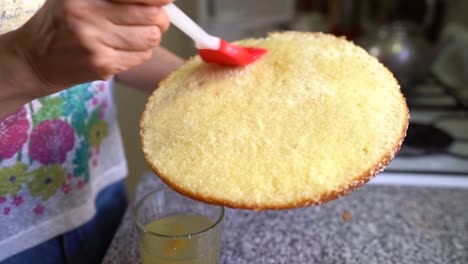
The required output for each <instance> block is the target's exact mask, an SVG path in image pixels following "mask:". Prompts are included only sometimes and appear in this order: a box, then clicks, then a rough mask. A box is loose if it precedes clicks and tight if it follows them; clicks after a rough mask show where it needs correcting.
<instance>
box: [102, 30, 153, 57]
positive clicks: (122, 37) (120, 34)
mask: <svg viewBox="0 0 468 264" xmlns="http://www.w3.org/2000/svg"><path fill="white" fill-rule="evenodd" d="M110 27H111V29H109V30H107V31H106V32H105V33H104V34H103V35H102V36H101V37H102V40H101V41H102V42H103V43H104V45H106V46H107V47H111V48H113V49H117V50H123V51H145V50H149V49H152V48H154V47H155V46H157V45H159V42H160V40H161V34H162V33H161V31H160V29H159V27H157V26H120V25H111V26H110Z"/></svg>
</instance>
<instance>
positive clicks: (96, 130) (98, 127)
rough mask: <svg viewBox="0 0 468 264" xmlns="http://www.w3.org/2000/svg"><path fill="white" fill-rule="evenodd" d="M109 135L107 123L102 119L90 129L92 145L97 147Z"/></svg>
mask: <svg viewBox="0 0 468 264" xmlns="http://www.w3.org/2000/svg"><path fill="white" fill-rule="evenodd" d="M107 136H108V132H107V123H106V122H104V121H100V122H98V123H96V124H94V125H93V126H92V127H91V129H90V131H89V142H90V143H91V146H93V147H95V148H97V147H99V145H100V144H101V142H102V140H103V139H104V138H105V137H107Z"/></svg>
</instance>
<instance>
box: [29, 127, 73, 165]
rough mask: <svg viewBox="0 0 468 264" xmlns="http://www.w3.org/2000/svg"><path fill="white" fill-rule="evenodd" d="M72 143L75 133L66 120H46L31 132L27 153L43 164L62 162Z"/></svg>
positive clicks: (71, 147)
mask: <svg viewBox="0 0 468 264" xmlns="http://www.w3.org/2000/svg"><path fill="white" fill-rule="evenodd" d="M74 144H75V133H74V131H73V128H72V127H71V126H70V125H69V124H68V123H67V122H65V121H63V120H60V119H55V120H46V121H44V122H42V123H40V124H39V125H38V126H37V127H36V129H34V131H33V132H32V133H31V141H30V146H29V153H30V156H31V158H32V159H33V160H37V161H39V162H40V163H42V164H44V165H50V164H53V163H63V162H64V161H65V159H66V156H67V153H68V152H69V151H71V150H72V149H73V146H74Z"/></svg>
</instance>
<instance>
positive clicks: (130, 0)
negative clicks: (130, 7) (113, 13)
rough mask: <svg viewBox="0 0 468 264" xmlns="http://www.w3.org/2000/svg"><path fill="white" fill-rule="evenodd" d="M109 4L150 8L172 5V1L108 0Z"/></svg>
mask: <svg viewBox="0 0 468 264" xmlns="http://www.w3.org/2000/svg"><path fill="white" fill-rule="evenodd" d="M108 1H109V2H114V3H121V4H141V5H152V6H163V5H167V4H169V3H172V2H173V1H174V0H108Z"/></svg>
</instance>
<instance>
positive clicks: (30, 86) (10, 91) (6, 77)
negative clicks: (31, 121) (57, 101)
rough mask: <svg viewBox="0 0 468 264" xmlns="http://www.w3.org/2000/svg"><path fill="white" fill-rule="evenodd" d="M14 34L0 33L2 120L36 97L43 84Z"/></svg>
mask: <svg viewBox="0 0 468 264" xmlns="http://www.w3.org/2000/svg"><path fill="white" fill-rule="evenodd" d="M11 38H12V34H10V33H8V34H4V35H0V122H1V120H3V118H5V117H6V116H8V115H9V114H11V113H13V112H14V111H15V110H17V109H18V108H20V107H21V106H22V105H24V104H26V103H28V102H29V101H31V100H33V99H34V98H37V97H41V96H42V95H41V94H40V92H37V94H34V93H33V92H32V91H41V90H42V88H41V86H43V84H42V83H41V82H40V81H39V80H38V79H37V78H36V77H35V75H34V73H33V72H32V69H31V68H30V67H28V65H27V63H26V61H25V59H24V58H22V56H21V54H20V53H19V52H18V50H17V49H16V47H15V44H14V43H15V41H14V40H12V39H11Z"/></svg>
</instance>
